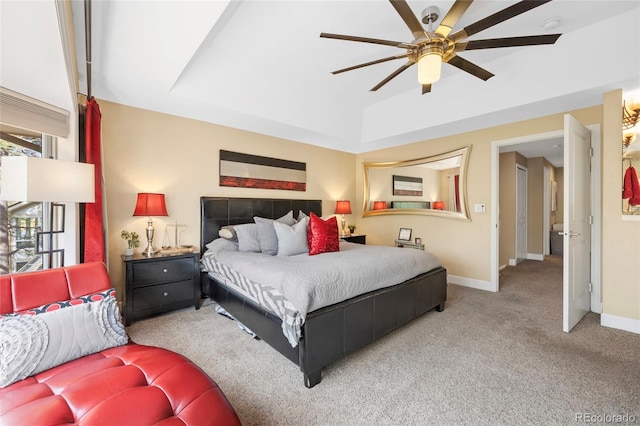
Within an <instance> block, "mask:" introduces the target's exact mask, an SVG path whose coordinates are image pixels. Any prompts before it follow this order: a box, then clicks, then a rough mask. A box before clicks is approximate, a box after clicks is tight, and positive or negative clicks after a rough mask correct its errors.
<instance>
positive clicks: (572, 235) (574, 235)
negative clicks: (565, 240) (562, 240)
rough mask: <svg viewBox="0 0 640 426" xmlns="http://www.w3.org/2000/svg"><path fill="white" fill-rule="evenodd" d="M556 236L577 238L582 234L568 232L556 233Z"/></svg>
mask: <svg viewBox="0 0 640 426" xmlns="http://www.w3.org/2000/svg"><path fill="white" fill-rule="evenodd" d="M558 235H568V236H569V237H577V236H579V235H582V234H581V233H579V232H573V231H569V232H558Z"/></svg>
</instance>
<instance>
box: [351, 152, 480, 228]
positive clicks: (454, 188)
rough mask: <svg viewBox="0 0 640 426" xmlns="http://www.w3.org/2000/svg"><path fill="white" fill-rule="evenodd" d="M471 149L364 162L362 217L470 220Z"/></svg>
mask: <svg viewBox="0 0 640 426" xmlns="http://www.w3.org/2000/svg"><path fill="white" fill-rule="evenodd" d="M470 150H471V147H470V146H468V147H464V148H461V149H457V150H455V151H451V152H447V153H443V154H439V155H434V156H431V157H426V158H418V159H413V160H407V161H394V162H385V163H363V166H364V182H365V191H364V206H363V216H364V217H367V216H375V215H385V214H421V215H433V216H444V217H450V218H456V219H465V220H470V218H469V213H468V209H467V196H466V170H467V160H468V156H469V152H470Z"/></svg>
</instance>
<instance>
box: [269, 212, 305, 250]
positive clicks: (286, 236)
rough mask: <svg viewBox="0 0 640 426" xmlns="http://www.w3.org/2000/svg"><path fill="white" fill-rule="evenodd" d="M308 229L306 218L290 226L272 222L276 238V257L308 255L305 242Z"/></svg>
mask: <svg viewBox="0 0 640 426" xmlns="http://www.w3.org/2000/svg"><path fill="white" fill-rule="evenodd" d="M308 227H309V218H308V217H305V218H303V219H302V220H301V221H300V222H298V223H296V224H295V225H292V226H289V225H285V224H284V223H280V222H274V223H273V228H274V230H275V232H276V235H277V236H278V256H293V255H295V254H302V253H309V243H308V242H307V229H308Z"/></svg>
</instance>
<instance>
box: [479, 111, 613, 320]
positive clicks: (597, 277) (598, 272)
mask: <svg viewBox="0 0 640 426" xmlns="http://www.w3.org/2000/svg"><path fill="white" fill-rule="evenodd" d="M585 127H586V128H587V129H589V130H590V131H591V147H592V148H593V157H592V162H591V212H592V215H593V225H592V227H591V231H592V232H591V282H592V284H593V288H592V290H593V291H592V293H591V310H592V311H593V312H596V313H602V194H601V190H602V166H601V164H600V162H601V159H602V149H601V144H602V136H601V132H602V130H601V126H600V124H589V125H586V126H585ZM558 137H560V138H563V137H564V129H560V130H554V131H551V132H543V133H536V134H531V135H525V136H518V137H514V138H508V139H500V140H495V141H492V142H491V265H490V272H491V281H490V282H489V290H490V291H495V292H497V291H499V290H500V282H499V268H500V265H498V263H499V262H498V261H499V250H500V246H499V244H498V242H499V241H500V240H499V230H500V226H499V225H500V224H499V211H498V209H499V205H500V191H499V189H500V188H499V185H498V183H499V162H500V148H501V147H503V146H507V145H518V144H522V143H526V142H533V141H538V140H545V139H553V138H558Z"/></svg>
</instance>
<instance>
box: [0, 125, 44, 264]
mask: <svg viewBox="0 0 640 426" xmlns="http://www.w3.org/2000/svg"><path fill="white" fill-rule="evenodd" d="M54 142H55V138H53V137H51V136H46V135H42V134H38V133H36V132H30V131H25V130H20V129H16V128H11V127H8V126H4V125H2V126H0V157H2V156H20V155H24V156H31V157H42V156H43V155H45V156H47V155H49V154H51V153H52V151H53V149H52V147H53V146H54ZM7 184H10V183H9V182H0V185H7ZM47 211H48V203H40V202H24V201H0V274H8V273H14V272H26V271H32V270H38V269H43V268H46V267H48V265H46V264H43V257H42V256H41V255H39V254H36V241H37V239H36V235H37V232H40V231H46V230H47V227H48V226H47V225H46V223H47V221H46V220H45V219H46V217H45V215H44V213H43V212H47Z"/></svg>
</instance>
